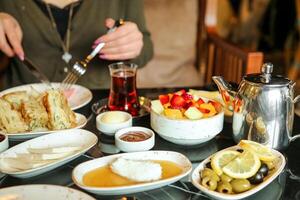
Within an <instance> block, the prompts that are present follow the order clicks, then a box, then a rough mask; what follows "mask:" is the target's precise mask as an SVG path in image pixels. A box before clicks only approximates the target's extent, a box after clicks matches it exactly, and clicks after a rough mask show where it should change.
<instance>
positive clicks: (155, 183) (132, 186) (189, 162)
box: [72, 150, 193, 195]
mask: <svg viewBox="0 0 300 200" xmlns="http://www.w3.org/2000/svg"><path fill="white" fill-rule="evenodd" d="M150 152H151V153H156V152H158V153H168V152H169V153H172V154H177V155H179V156H182V157H183V158H184V159H185V160H186V161H188V162H187V164H188V170H187V171H185V172H182V173H181V174H179V175H177V176H174V177H170V178H167V179H162V180H158V181H154V182H146V183H141V184H135V185H129V186H118V187H91V186H85V185H82V184H80V183H79V182H77V180H76V178H75V175H74V172H75V170H76V168H78V167H80V166H82V165H84V164H86V163H88V162H96V161H97V160H100V159H107V158H108V157H110V158H117V157H121V156H126V155H130V154H143V153H150ZM192 170H193V167H192V163H191V161H190V160H189V159H188V158H187V157H186V156H185V155H184V154H182V153H179V152H176V151H163V150H154V151H141V152H131V153H119V154H114V155H110V156H104V157H101V158H97V159H93V160H89V161H86V162H83V163H80V164H78V165H77V166H76V167H74V169H73V170H72V180H73V182H74V184H75V185H77V186H78V187H80V188H81V189H83V190H87V191H93V192H97V194H99V192H103V191H105V193H106V192H113V191H116V190H119V191H124V190H131V189H138V188H140V187H148V186H152V185H158V184H165V182H168V181H170V179H174V178H175V179H176V178H179V179H178V180H180V179H182V178H183V177H185V176H188V175H189V174H190V173H191V171H192ZM122 194H123V193H122ZM102 195H107V194H102Z"/></svg>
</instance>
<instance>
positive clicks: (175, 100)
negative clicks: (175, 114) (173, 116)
mask: <svg viewBox="0 0 300 200" xmlns="http://www.w3.org/2000/svg"><path fill="white" fill-rule="evenodd" d="M170 103H171V107H172V108H174V109H180V108H183V107H184V106H185V104H186V102H185V100H184V98H183V97H182V96H179V95H177V94H174V95H173V97H172V99H171V101H170Z"/></svg>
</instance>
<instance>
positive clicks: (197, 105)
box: [194, 98, 205, 108]
mask: <svg viewBox="0 0 300 200" xmlns="http://www.w3.org/2000/svg"><path fill="white" fill-rule="evenodd" d="M204 103H205V101H204V100H203V99H201V98H199V99H198V100H197V101H196V102H195V103H194V106H195V107H196V108H199V107H200V105H201V104H204Z"/></svg>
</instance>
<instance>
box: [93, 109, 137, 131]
mask: <svg viewBox="0 0 300 200" xmlns="http://www.w3.org/2000/svg"><path fill="white" fill-rule="evenodd" d="M96 126H97V129H98V130H99V131H101V132H102V133H104V134H106V135H110V136H114V135H115V133H116V132H117V131H118V130H120V129H122V128H127V127H131V126H132V116H131V115H130V114H129V113H127V112H123V111H107V112H104V113H101V114H99V115H98V116H97V117H96Z"/></svg>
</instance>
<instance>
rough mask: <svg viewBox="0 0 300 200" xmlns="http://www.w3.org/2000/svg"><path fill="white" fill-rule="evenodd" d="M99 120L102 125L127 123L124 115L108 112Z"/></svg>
mask: <svg viewBox="0 0 300 200" xmlns="http://www.w3.org/2000/svg"><path fill="white" fill-rule="evenodd" d="M100 120H101V121H102V122H103V123H108V124H116V123H122V122H125V121H127V120H128V116H127V115H124V113H122V112H118V111H109V112H107V113H105V114H104V115H103V116H102V118H101V119H100Z"/></svg>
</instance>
